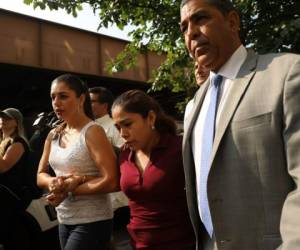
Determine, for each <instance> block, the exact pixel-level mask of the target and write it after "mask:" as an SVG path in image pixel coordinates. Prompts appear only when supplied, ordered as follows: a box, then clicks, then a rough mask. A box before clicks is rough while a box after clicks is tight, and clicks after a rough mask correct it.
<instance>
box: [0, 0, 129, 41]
mask: <svg viewBox="0 0 300 250" xmlns="http://www.w3.org/2000/svg"><path fill="white" fill-rule="evenodd" d="M0 8H2V9H6V10H10V11H14V12H18V13H21V14H25V15H29V16H33V17H37V18H40V19H45V20H48V21H51V22H56V23H61V24H64V25H68V26H72V27H76V28H80V29H83V30H88V31H92V32H97V33H100V34H104V35H108V36H112V37H116V38H119V39H123V40H130V39H129V37H128V36H127V33H128V32H129V31H130V27H127V28H125V29H124V30H123V31H121V30H119V29H118V28H117V27H116V26H112V27H109V28H108V29H105V28H101V29H100V30H99V31H97V28H98V25H99V18H98V16H96V15H95V14H94V13H93V10H92V9H91V8H90V7H89V5H84V6H83V10H82V11H79V12H78V16H77V17H76V18H74V17H73V16H72V14H67V12H66V11H64V10H58V11H55V10H52V11H50V10H49V9H48V8H47V9H45V10H41V9H39V8H36V9H34V8H33V6H32V5H26V4H24V3H23V0H0Z"/></svg>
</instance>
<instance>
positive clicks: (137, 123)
mask: <svg viewBox="0 0 300 250" xmlns="http://www.w3.org/2000/svg"><path fill="white" fill-rule="evenodd" d="M112 117H113V120H114V122H115V125H116V127H117V128H118V130H119V131H120V134H121V136H122V137H123V138H124V140H125V142H126V143H125V146H124V147H123V149H122V150H121V152H120V156H119V164H120V171H121V179H120V186H121V190H122V191H123V192H124V193H125V194H126V195H127V196H128V198H129V207H130V215H131V216H130V223H129V225H128V226H127V228H128V232H129V234H130V236H131V241H132V244H133V247H134V249H137V250H139V249H143V250H147V249H149V250H162V249H164V250H188V249H194V248H193V247H194V233H193V231H192V227H191V223H190V220H189V216H188V209H187V205H186V196H185V191H184V187H185V184H184V174H183V166H182V154H181V141H182V140H181V137H180V136H178V135H176V125H175V122H174V120H173V119H172V118H170V117H169V116H167V115H166V114H165V113H164V112H163V111H162V109H161V107H160V106H159V104H158V103H157V102H156V101H155V100H154V99H153V98H151V97H149V96H148V95H146V94H145V93H144V92H143V91H140V90H130V91H127V92H125V93H123V94H121V95H120V96H119V97H118V98H117V99H116V100H115V101H114V103H113V106H112Z"/></svg>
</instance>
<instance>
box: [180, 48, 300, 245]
mask: <svg viewBox="0 0 300 250" xmlns="http://www.w3.org/2000/svg"><path fill="white" fill-rule="evenodd" d="M208 84H209V83H208V81H207V82H206V83H204V85H203V86H202V87H201V88H200V89H199V90H198V92H197V93H196V95H195V97H194V105H193V108H192V112H191V113H190V115H189V116H188V117H187V118H186V120H185V131H184V138H183V160H184V168H185V178H186V192H187V199H188V206H189V212H190V217H191V221H192V223H193V226H194V230H195V233H196V237H197V244H198V245H197V246H198V248H197V249H204V243H203V237H204V235H205V230H204V229H203V226H202V223H201V221H200V218H199V212H198V208H197V196H196V188H195V187H196V181H195V166H194V160H193V155H192V151H191V136H192V133H191V132H192V130H193V127H194V123H195V121H196V119H197V117H198V113H199V110H200V108H201V105H202V102H203V99H204V96H205V93H206V91H207V87H208ZM299 182H300V56H299V55H295V54H268V55H256V54H254V53H253V52H248V56H247V59H246V61H245V63H244V64H243V65H242V67H241V69H240V72H239V73H238V77H237V79H236V80H235V82H234V85H233V88H232V89H231V92H230V93H229V96H228V99H227V103H226V104H225V107H224V110H223V112H222V114H221V117H220V122H219V125H218V127H217V128H216V135H215V141H214V145H213V153H212V161H211V169H210V173H209V176H208V183H207V192H208V200H209V206H210V210H211V216H212V221H213V226H214V233H215V240H216V246H215V247H214V249H224V250H274V249H277V248H278V247H280V249H282V250H296V249H300V185H299V184H300V183H299Z"/></svg>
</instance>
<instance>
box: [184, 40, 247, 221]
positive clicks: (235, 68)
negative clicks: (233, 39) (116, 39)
mask: <svg viewBox="0 0 300 250" xmlns="http://www.w3.org/2000/svg"><path fill="white" fill-rule="evenodd" d="M246 57H247V50H246V49H245V47H244V46H242V45H241V46H240V47H239V48H238V49H237V50H236V51H235V52H234V53H233V55H232V56H231V57H230V59H229V60H228V61H227V62H226V63H225V64H224V65H223V66H222V67H221V69H220V70H219V71H218V74H219V75H222V76H223V81H222V83H221V85H220V93H219V100H218V102H219V105H218V110H217V117H216V129H217V127H218V123H219V122H220V121H219V119H220V114H221V113H222V111H223V109H224V106H225V105H226V101H227V99H228V94H229V92H230V89H231V88H232V87H233V85H234V79H235V78H236V76H237V74H238V72H239V70H240V68H241V66H242V64H243V63H244V61H245V59H246ZM214 74H215V73H214V72H210V76H209V78H210V79H212V76H213V75H214ZM210 92H211V84H210V86H209V87H208V90H207V93H206V95H205V98H204V101H203V104H202V107H201V109H200V112H199V116H198V118H197V120H196V122H195V126H194V128H193V131H192V152H193V156H194V164H195V172H196V182H197V183H199V181H200V168H201V157H202V155H201V152H202V150H201V147H202V140H203V133H204V131H203V130H204V120H205V117H206V113H207V110H208V106H209V103H210ZM191 106H192V105H191V104H189V106H188V107H187V109H186V114H185V117H187V116H189V115H190V114H189V113H190V112H191V110H192V107H191ZM187 112H188V113H187ZM199 187H200V185H198V184H197V198H198V208H199V211H201V210H200V196H199V194H200V190H199ZM200 217H201V218H202V216H201V212H200Z"/></svg>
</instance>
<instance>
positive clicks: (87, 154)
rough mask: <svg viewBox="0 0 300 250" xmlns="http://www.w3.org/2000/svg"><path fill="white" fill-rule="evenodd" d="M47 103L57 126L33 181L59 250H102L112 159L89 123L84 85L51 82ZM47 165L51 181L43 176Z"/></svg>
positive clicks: (114, 182)
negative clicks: (41, 191) (53, 222)
mask: <svg viewBox="0 0 300 250" xmlns="http://www.w3.org/2000/svg"><path fill="white" fill-rule="evenodd" d="M51 99H52V107H53V110H54V112H55V113H56V115H57V116H58V118H60V119H62V120H63V123H62V124H61V125H59V126H58V127H57V128H55V129H53V130H52V131H50V133H49V135H48V137H47V139H46V142H45V145H44V152H43V155H42V158H41V161H40V164H39V170H38V178H37V181H38V185H39V186H40V187H42V188H45V189H48V190H49V195H48V196H47V200H48V202H49V203H50V204H52V205H53V206H55V207H56V210H57V215H58V221H59V237H60V244H61V248H62V249H63V250H71V249H72V250H79V249H89V250H93V249H95V250H96V249H97V250H101V249H106V247H107V245H108V244H109V240H110V234H111V228H112V216H113V212H112V208H111V202H110V199H109V196H108V193H110V192H112V191H116V190H117V189H118V176H117V168H116V156H115V154H114V151H113V149H112V146H111V144H110V143H109V141H108V139H107V137H106V135H105V132H104V131H103V129H102V128H101V127H100V126H99V125H97V124H96V123H95V122H94V121H93V116H92V110H91V103H90V99H89V94H88V89H87V86H86V85H85V84H84V83H83V82H82V81H81V80H80V79H79V78H78V77H76V76H74V75H70V74H65V75H61V76H59V77H58V78H56V79H55V80H54V81H53V82H52V85H51ZM48 163H49V164H50V166H51V167H52V168H53V170H54V172H55V175H56V176H55V177H53V176H50V175H49V174H48V171H47V170H48V168H47V165H48Z"/></svg>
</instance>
